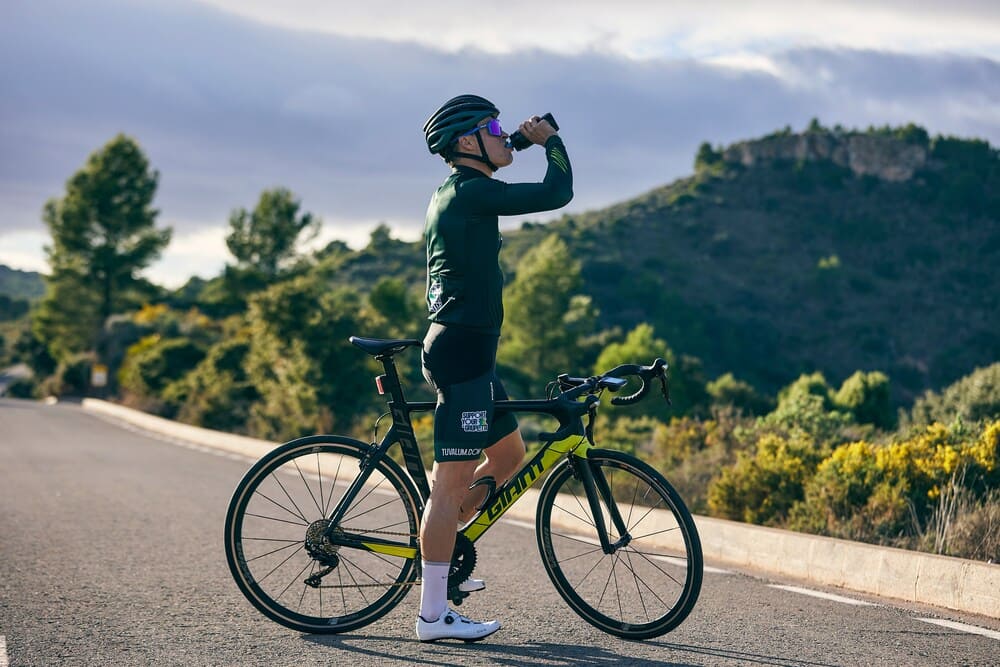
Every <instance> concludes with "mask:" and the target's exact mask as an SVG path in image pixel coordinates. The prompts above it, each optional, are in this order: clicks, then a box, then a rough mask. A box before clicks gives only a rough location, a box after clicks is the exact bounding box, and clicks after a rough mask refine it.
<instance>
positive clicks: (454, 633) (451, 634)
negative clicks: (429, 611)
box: [417, 608, 500, 642]
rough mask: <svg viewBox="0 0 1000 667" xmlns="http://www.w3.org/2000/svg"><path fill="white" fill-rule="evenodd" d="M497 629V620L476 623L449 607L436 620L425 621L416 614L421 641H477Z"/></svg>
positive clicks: (498, 626) (418, 637) (498, 624)
mask: <svg viewBox="0 0 1000 667" xmlns="http://www.w3.org/2000/svg"><path fill="white" fill-rule="evenodd" d="M499 629H500V622H499V621H487V622H486V623H478V622H476V621H473V620H472V619H470V618H466V617H465V616H462V615H461V614H459V613H458V612H456V611H453V610H452V609H450V608H449V609H446V610H445V612H444V613H443V614H441V618H439V619H437V620H436V621H425V620H424V619H423V618H422V617H421V616H417V639H419V640H420V641H422V642H434V641H437V640H439V639H460V640H462V641H464V642H477V641H479V640H481V639H486V638H487V637H489V636H490V635H492V634H493V633H494V632H496V631H497V630H499Z"/></svg>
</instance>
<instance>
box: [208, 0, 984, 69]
mask: <svg viewBox="0 0 1000 667" xmlns="http://www.w3.org/2000/svg"><path fill="white" fill-rule="evenodd" d="M202 1H203V2H204V4H206V5H210V6H212V7H216V8H219V9H221V10H223V11H226V12H229V13H232V14H233V15H238V16H242V17H246V18H249V19H252V20H255V21H258V22H261V23H263V24H267V25H272V26H278V27H284V28H288V29H294V30H302V31H310V32H322V33H325V34H332V35H339V36H347V37H365V38H373V39H380V40H388V41H395V42H412V43H416V44H423V45H425V46H430V47H433V48H435V49H443V50H447V51H452V52H455V51H459V50H462V49H467V48H477V49H480V50H484V51H487V52H490V53H501V54H510V53H515V52H517V51H523V50H526V49H533V48H543V49H546V50H548V51H551V52H556V53H562V54H579V53H583V52H587V51H600V52H607V53H617V54H620V55H625V56H629V57H633V58H660V57H698V58H700V57H709V56H719V55H725V54H731V53H733V52H740V51H745V50H747V49H748V48H752V49H753V50H759V49H760V48H762V47H763V48H768V49H771V50H775V49H777V50H784V49H786V48H788V47H790V46H793V45H813V46H816V45H820V46H827V47H836V48H845V47H846V48H863V49H890V50H903V51H926V50H928V49H935V50H952V51H960V52H966V53H967V52H970V51H974V52H977V53H992V54H993V55H994V56H998V55H1000V51H998V49H1000V9H998V6H997V3H995V2H992V1H991V0H962V1H957V2H948V3H941V2H932V1H930V0H919V1H912V0H853V1H852V0H835V1H832V0H826V1H821V0H819V1H818V0H806V1H805V2H803V1H802V0H758V1H757V2H750V3H748V2H745V0H711V1H709V2H697V3H695V2H654V1H653V0H617V1H616V2H613V3H611V2H607V1H606V0H574V1H573V2H565V1H564V2H559V1H558V0H549V1H548V2H538V1H537V0H507V2H504V3H503V4H502V5H491V6H471V5H469V4H468V3H463V2H458V1H456V0H427V1H425V2H419V3H399V2H396V1H395V0H368V2H365V3H357V4H352V3H331V2H328V1H326V0H285V2H281V3H275V2H272V1H271V0H202Z"/></svg>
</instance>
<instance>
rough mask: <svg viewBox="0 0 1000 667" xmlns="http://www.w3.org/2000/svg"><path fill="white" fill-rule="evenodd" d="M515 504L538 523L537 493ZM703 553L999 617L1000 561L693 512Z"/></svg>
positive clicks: (137, 418)
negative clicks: (925, 551) (697, 514)
mask: <svg viewBox="0 0 1000 667" xmlns="http://www.w3.org/2000/svg"><path fill="white" fill-rule="evenodd" d="M82 407H83V408H84V409H85V410H89V411H92V412H95V413H99V414H102V415H105V416H107V417H110V418H113V419H118V420H121V421H124V422H127V423H129V424H132V425H134V426H137V427H139V428H142V429H144V430H148V431H152V432H154V433H158V434H161V435H166V436H170V437H174V438H179V439H182V440H186V441H189V442H193V443H196V444H199V445H202V446H205V447H211V448H215V449H219V450H223V451H227V452H230V453H234V454H240V455H243V456H247V457H248V458H251V459H256V458H260V457H261V456H263V455H264V454H266V453H267V452H269V451H271V450H272V449H273V448H274V447H276V446H277V443H273V442H268V441H266V440H259V439H256V438H249V437H246V436H240V435H234V434H231V433H223V432H220V431H212V430H210V429H205V428H199V427H197V426H190V425H188V424H180V423H178V422H174V421H170V420H169V419H163V418H162V417H156V416H154V415H150V414H147V413H145V412H141V411H139V410H133V409H131V408H126V407H124V406H121V405H117V404H114V403H109V402H107V401H103V400H100V399H94V398H86V399H84V400H83V402H82ZM525 495H526V497H525V498H523V499H522V500H521V501H520V502H518V503H516V504H515V505H514V506H513V507H512V508H511V509H510V510H509V514H510V515H511V516H512V517H516V518H518V519H522V520H525V521H533V520H534V516H535V506H536V504H537V497H538V492H537V491H536V490H534V489H528V490H527V491H526V492H525ZM695 523H696V524H697V526H698V534H699V536H700V538H701V545H702V552H703V553H704V555H705V559H706V560H709V561H712V562H713V563H718V564H723V565H729V566H732V567H736V568H743V569H747V570H751V571H754V572H756V573H763V574H771V575H777V576H786V577H792V578H795V579H797V580H800V581H804V582H809V583H813V584H818V585H824V586H835V587H839V588H845V589H849V590H853V591H857V592H860V593H866V594H870V595H878V596H882V597H888V598H894V599H897V600H903V601H906V602H914V603H920V604H929V605H933V606H937V607H944V608H946V609H952V610H955V611H962V612H967V613H971V614H979V615H982V616H987V617H991V618H1000V565H996V564H989V563H982V562H978V561H971V560H965V559H961V558H953V557H950V556H937V555H934V554H926V553H921V552H916V551H907V550H904V549H894V548H891V547H880V546H876V545H871V544H864V543H861V542H851V541H849V540H841V539H835V538H832V537H822V536H818V535H808V534H806V533H796V532H793V531H788V530H781V529H778V528H767V527H763V526H754V525H751V524H744V523H739V522H735V521H727V520H725V519H715V518H711V517H705V516H696V517H695Z"/></svg>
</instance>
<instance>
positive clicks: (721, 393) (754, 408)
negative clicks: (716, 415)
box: [705, 373, 772, 415]
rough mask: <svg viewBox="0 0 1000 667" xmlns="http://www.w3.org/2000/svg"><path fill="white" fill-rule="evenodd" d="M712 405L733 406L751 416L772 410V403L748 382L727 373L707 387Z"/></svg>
mask: <svg viewBox="0 0 1000 667" xmlns="http://www.w3.org/2000/svg"><path fill="white" fill-rule="evenodd" d="M705 389H706V391H707V392H708V395H709V396H711V397H712V405H715V406H723V405H731V406H733V407H735V408H738V409H740V410H743V411H745V412H747V413H748V414H751V415H763V414H766V413H767V412H768V410H770V409H771V408H772V403H771V401H770V400H769V399H768V398H767V397H766V396H764V395H763V394H760V393H758V392H757V390H756V389H754V388H753V386H752V385H750V384H749V383H747V382H744V381H743V380H737V379H736V378H735V377H734V376H733V374H732V373H726V374H725V375H722V376H721V377H719V378H716V379H715V380H713V381H711V382H709V383H708V384H707V385H706V386H705Z"/></svg>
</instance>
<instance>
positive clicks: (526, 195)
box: [416, 95, 573, 641]
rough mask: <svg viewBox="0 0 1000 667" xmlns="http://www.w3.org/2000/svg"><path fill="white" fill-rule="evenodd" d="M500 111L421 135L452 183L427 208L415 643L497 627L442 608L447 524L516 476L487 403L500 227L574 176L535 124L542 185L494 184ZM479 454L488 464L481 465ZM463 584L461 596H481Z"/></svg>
mask: <svg viewBox="0 0 1000 667" xmlns="http://www.w3.org/2000/svg"><path fill="white" fill-rule="evenodd" d="M499 115H500V110H499V109H498V108H497V107H496V106H495V105H494V104H493V103H492V102H490V101H489V100H487V99H485V98H482V97H479V96H477V95H460V96H458V97H454V98H452V99H450V100H448V101H447V102H445V103H444V105H443V106H441V108H439V109H438V110H437V111H436V112H434V114H433V115H432V116H431V117H430V119H429V120H428V121H427V123H425V125H424V135H425V139H426V140H427V148H428V149H429V150H430V152H431V153H432V154H437V155H440V156H441V157H442V158H444V160H445V162H447V163H448V164H449V165H450V166H451V168H452V171H451V174H450V175H449V176H448V178H446V179H445V181H444V183H443V184H442V185H441V186H440V187H439V188H438V189H437V191H436V192H435V193H434V195H433V196H432V198H431V202H430V205H429V207H428V209H427V222H426V227H425V230H424V233H425V239H426V243H427V293H426V297H427V307H428V310H429V311H430V315H429V317H428V319H430V321H431V323H430V326H429V328H428V330H427V334H426V336H425V338H424V347H423V354H422V355H421V360H422V362H423V371H424V376H425V377H426V379H427V381H428V382H429V383H430V384H431V386H433V387H434V388H435V389H436V390H437V408H436V410H435V413H434V476H433V479H434V483H433V487H432V489H431V495H430V498H429V499H428V501H427V507H426V509H425V511H424V515H423V520H422V522H421V527H420V545H421V554H422V559H423V561H422V566H423V586H422V589H421V597H420V613H419V615H418V617H417V623H416V631H417V638H418V639H420V640H421V641H434V640H437V639H462V640H465V641H475V640H479V639H483V638H485V637H487V636H489V635H491V634H493V633H494V632H496V631H497V630H499V629H500V623H499V622H497V621H489V622H486V623H479V622H476V621H472V620H471V619H468V618H466V617H464V616H462V615H460V614H458V613H456V612H454V611H452V610H451V609H449V608H448V571H449V567H450V563H451V558H452V552H453V551H454V548H455V533H456V524H457V523H458V522H465V521H468V520H469V519H470V518H471V517H472V515H473V514H475V512H476V509H477V506H481V504H482V503H484V502H486V500H487V497H488V494H489V487H490V484H489V483H484V484H476V485H475V486H474V487H473V486H472V484H473V481H474V480H489V482H492V483H493V484H495V485H496V486H499V485H500V484H502V483H503V482H504V481H506V480H507V479H508V478H509V477H510V476H511V475H513V474H514V472H516V470H517V468H518V466H519V465H520V463H521V461H522V460H523V458H524V452H525V449H524V441H523V440H522V438H521V433H520V431H519V429H518V425H517V420H516V419H515V418H514V416H513V415H503V416H501V417H499V418H497V419H494V418H493V417H494V415H493V401H494V400H506V399H507V394H506V392H505V391H504V388H503V385H502V384H501V382H500V380H499V378H497V376H496V351H497V343H498V341H499V336H500V325H501V323H502V322H503V301H502V294H501V292H502V289H503V274H502V272H501V270H500V264H499V254H500V245H501V243H502V239H501V237H500V230H499V224H498V219H497V216H500V215H519V214H523V213H535V212H538V211H548V210H552V209H556V208H560V207H562V206H565V205H566V204H567V203H568V202H569V201H570V199H572V197H573V174H572V170H571V168H570V163H569V158H568V156H567V154H566V148H565V146H564V145H563V142H562V139H561V138H560V137H559V136H558V135H557V134H556V131H555V129H554V128H553V127H552V125H551V124H549V123H548V122H547V121H545V120H542V119H541V118H539V117H537V116H534V117H532V118H530V119H528V120H526V121H524V122H523V123H522V124H521V125H520V126H519V128H518V129H519V130H520V132H521V133H522V134H523V135H524V136H525V137H526V138H527V139H528V140H530V141H531V142H532V143H533V144H538V145H540V146H544V147H545V156H546V159H547V162H548V166H547V169H546V172H545V177H544V179H543V180H542V181H541V182H540V183H515V184H508V183H504V182H502V181H499V180H495V179H494V178H493V175H494V173H495V172H496V171H497V170H498V169H500V168H501V167H505V166H507V165H509V164H511V163H512V162H513V161H514V152H513V150H512V149H511V147H510V146H509V145H508V142H507V139H508V135H507V133H506V132H504V131H503V129H502V128H501V126H500V122H499V120H498V117H499ZM483 452H485V454H486V460H485V461H484V462H483V463H482V464H479V458H480V455H481V454H482V453H483ZM484 587H485V584H483V582H482V581H480V580H477V579H469V580H467V581H466V582H464V583H463V584H462V585H461V588H462V590H464V591H467V592H468V591H472V590H480V589H482V588H484Z"/></svg>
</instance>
